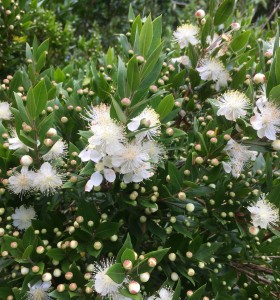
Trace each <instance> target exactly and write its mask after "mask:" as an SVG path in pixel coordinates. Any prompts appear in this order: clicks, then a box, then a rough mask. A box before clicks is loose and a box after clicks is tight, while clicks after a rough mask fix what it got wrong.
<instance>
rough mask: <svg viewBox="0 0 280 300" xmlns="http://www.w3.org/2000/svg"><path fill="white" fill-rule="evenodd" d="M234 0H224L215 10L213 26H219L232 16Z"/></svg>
mask: <svg viewBox="0 0 280 300" xmlns="http://www.w3.org/2000/svg"><path fill="white" fill-rule="evenodd" d="M234 2H235V1H234V0H225V1H224V2H223V3H222V4H221V5H220V6H219V7H218V9H217V11H216V14H215V17H214V25H220V24H223V23H225V22H226V21H227V19H228V18H229V17H230V16H231V15H232V13H233V8H234Z"/></svg>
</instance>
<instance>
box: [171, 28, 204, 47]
mask: <svg viewBox="0 0 280 300" xmlns="http://www.w3.org/2000/svg"><path fill="white" fill-rule="evenodd" d="M197 35H198V27H196V26H193V25H191V24H184V25H182V26H180V27H178V28H177V30H176V31H175V32H174V33H173V36H174V38H175V40H176V42H177V43H178V44H179V46H180V48H181V49H182V48H185V47H188V45H189V44H191V45H196V44H198V43H199V40H198V38H197Z"/></svg>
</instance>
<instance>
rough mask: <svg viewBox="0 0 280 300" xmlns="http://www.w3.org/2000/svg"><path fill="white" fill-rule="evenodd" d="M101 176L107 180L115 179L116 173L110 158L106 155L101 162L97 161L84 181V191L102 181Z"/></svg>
mask: <svg viewBox="0 0 280 300" xmlns="http://www.w3.org/2000/svg"><path fill="white" fill-rule="evenodd" d="M103 177H104V178H105V179H106V180H107V181H108V182H114V181H115V179H116V173H115V171H114V170H113V168H112V163H111V158H110V157H108V156H107V157H104V159H103V162H99V163H97V164H96V165H95V172H94V173H93V174H92V175H91V177H90V179H89V181H88V182H87V183H86V186H85V191H86V192H90V191H91V190H92V188H93V187H94V186H99V185H100V184H101V183H102V181H103Z"/></svg>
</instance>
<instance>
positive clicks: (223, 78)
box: [196, 58, 229, 91]
mask: <svg viewBox="0 0 280 300" xmlns="http://www.w3.org/2000/svg"><path fill="white" fill-rule="evenodd" d="M196 69H197V71H198V72H199V75H200V77H201V79H202V80H213V81H214V82H215V83H216V90H217V91H219V90H220V88H221V87H224V86H226V85H227V81H228V80H229V72H228V71H227V70H226V69H225V67H224V65H223V64H222V63H221V62H220V61H219V60H217V59H215V58H211V59H203V60H202V61H201V63H200V67H197V68H196Z"/></svg>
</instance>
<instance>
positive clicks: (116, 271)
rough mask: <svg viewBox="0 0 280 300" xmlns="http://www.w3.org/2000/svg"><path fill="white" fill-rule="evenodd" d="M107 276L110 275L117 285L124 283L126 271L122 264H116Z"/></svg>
mask: <svg viewBox="0 0 280 300" xmlns="http://www.w3.org/2000/svg"><path fill="white" fill-rule="evenodd" d="M106 275H108V276H109V277H110V278H111V279H112V280H113V281H115V282H116V283H122V282H123V281H124V278H125V271H124V268H123V266H122V264H121V263H116V264H114V265H112V267H110V268H109V269H108V271H107V272H106Z"/></svg>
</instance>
